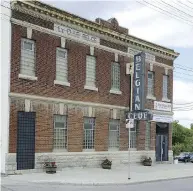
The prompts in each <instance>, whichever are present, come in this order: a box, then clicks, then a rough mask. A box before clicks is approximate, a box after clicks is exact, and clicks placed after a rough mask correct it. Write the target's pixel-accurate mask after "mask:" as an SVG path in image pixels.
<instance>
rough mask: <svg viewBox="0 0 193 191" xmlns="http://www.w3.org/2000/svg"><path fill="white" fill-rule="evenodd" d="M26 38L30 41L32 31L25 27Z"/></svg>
mask: <svg viewBox="0 0 193 191" xmlns="http://www.w3.org/2000/svg"><path fill="white" fill-rule="evenodd" d="M27 38H28V39H32V29H31V28H29V27H27Z"/></svg>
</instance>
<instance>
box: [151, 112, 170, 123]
mask: <svg viewBox="0 0 193 191" xmlns="http://www.w3.org/2000/svg"><path fill="white" fill-rule="evenodd" d="M152 121H155V122H162V123H172V122H173V116H169V115H156V114H154V115H153V120H152Z"/></svg>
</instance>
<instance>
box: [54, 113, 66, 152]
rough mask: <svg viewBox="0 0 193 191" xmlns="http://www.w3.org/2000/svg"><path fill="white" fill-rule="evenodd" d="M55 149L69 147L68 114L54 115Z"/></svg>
mask: <svg viewBox="0 0 193 191" xmlns="http://www.w3.org/2000/svg"><path fill="white" fill-rule="evenodd" d="M54 149H67V116H64V115H54Z"/></svg>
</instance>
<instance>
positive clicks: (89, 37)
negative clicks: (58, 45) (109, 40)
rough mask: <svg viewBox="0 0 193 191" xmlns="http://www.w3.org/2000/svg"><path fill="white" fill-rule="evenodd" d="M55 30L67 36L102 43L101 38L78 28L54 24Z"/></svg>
mask: <svg viewBox="0 0 193 191" xmlns="http://www.w3.org/2000/svg"><path fill="white" fill-rule="evenodd" d="M54 31H56V32H57V33H60V34H63V35H64V36H65V37H68V36H69V37H73V38H77V39H81V40H85V41H89V42H92V43H96V44H100V38H98V37H96V36H92V35H89V34H87V33H84V32H80V31H78V30H75V29H72V28H69V27H66V26H62V25H58V24H54Z"/></svg>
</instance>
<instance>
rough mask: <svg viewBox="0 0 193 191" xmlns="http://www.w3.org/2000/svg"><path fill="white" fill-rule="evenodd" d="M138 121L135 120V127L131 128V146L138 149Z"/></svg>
mask: <svg viewBox="0 0 193 191" xmlns="http://www.w3.org/2000/svg"><path fill="white" fill-rule="evenodd" d="M136 129H137V121H134V127H133V128H131V129H130V148H131V149H136V146H137V144H136V143H137V132H136Z"/></svg>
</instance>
